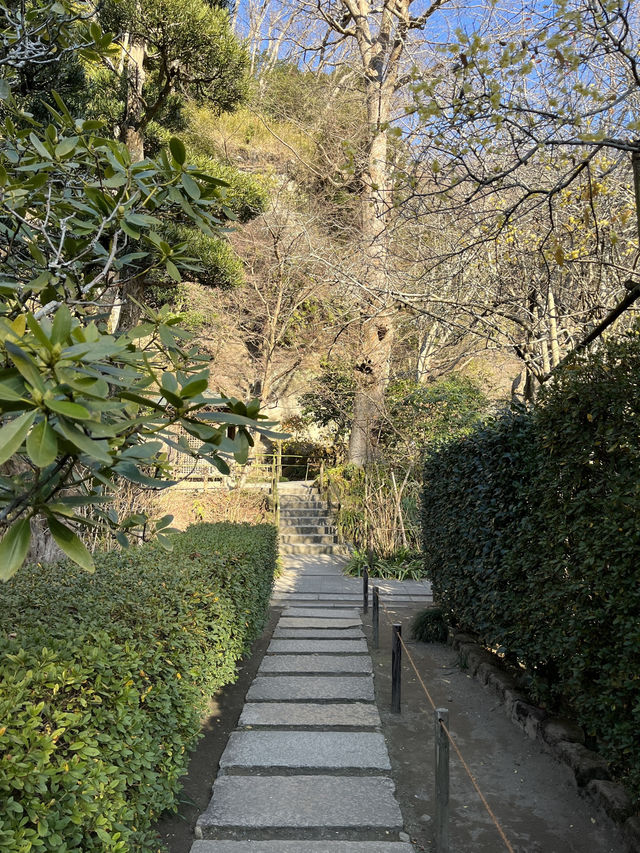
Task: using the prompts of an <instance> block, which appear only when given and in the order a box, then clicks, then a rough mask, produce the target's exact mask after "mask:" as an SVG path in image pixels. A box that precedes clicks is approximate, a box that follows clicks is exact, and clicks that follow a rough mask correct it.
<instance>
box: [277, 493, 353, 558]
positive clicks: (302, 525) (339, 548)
mask: <svg viewBox="0 0 640 853" xmlns="http://www.w3.org/2000/svg"><path fill="white" fill-rule="evenodd" d="M279 495H280V553H281V554H331V555H340V556H344V555H345V554H346V553H347V549H346V548H345V546H344V545H340V544H338V537H337V535H336V532H335V529H334V528H333V527H332V525H331V520H330V516H329V508H328V506H327V504H326V502H325V501H322V500H320V496H319V494H318V492H317V490H316V489H315V488H314V486H313V485H312V484H311V483H282V484H281V485H280V487H279Z"/></svg>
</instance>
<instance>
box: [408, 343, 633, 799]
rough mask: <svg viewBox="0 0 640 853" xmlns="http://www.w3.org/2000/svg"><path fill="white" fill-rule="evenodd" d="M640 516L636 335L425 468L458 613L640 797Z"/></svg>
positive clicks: (446, 593) (433, 556)
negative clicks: (576, 724) (567, 716)
mask: <svg viewBox="0 0 640 853" xmlns="http://www.w3.org/2000/svg"><path fill="white" fill-rule="evenodd" d="M639 518H640V336H639V335H638V334H637V333H636V334H631V335H629V336H627V337H626V338H624V339H622V340H620V341H617V342H610V343H608V344H607V345H606V346H605V347H603V349H602V350H601V351H600V352H599V353H597V354H595V355H592V356H590V357H589V358H588V359H585V360H583V361H581V362H580V363H578V364H574V365H572V366H571V367H570V368H568V369H566V370H564V371H562V372H561V373H560V375H559V376H558V378H557V380H556V381H555V382H554V384H553V385H552V386H551V387H550V388H549V389H548V390H546V391H545V393H544V395H543V396H542V399H541V401H540V404H539V405H538V406H537V407H536V408H535V409H534V410H533V411H531V412H529V413H526V412H525V413H520V414H508V415H505V416H503V417H501V418H498V419H496V420H493V421H491V422H489V423H487V424H485V425H484V426H483V427H481V428H479V429H477V430H476V431H474V432H473V433H472V434H471V435H469V436H465V437H463V438H461V439H459V440H456V441H454V442H452V443H450V444H448V445H445V446H443V447H442V448H441V449H440V450H439V451H438V452H437V453H434V454H431V455H430V456H429V457H428V459H427V461H426V464H425V486H424V503H423V512H422V526H423V537H424V550H425V555H426V556H425V559H426V562H427V566H426V569H427V574H428V575H429V577H431V578H432V580H433V584H434V591H435V594H436V596H437V598H438V600H439V601H440V602H441V603H442V605H443V607H444V609H445V612H446V613H447V614H448V617H449V619H451V620H453V621H454V623H456V624H458V625H459V626H460V627H461V628H463V629H467V630H472V631H474V632H476V633H478V634H479V635H480V636H481V637H482V639H483V640H484V641H485V642H486V643H487V644H489V645H492V646H493V645H498V646H502V647H503V649H504V651H505V652H506V653H508V654H510V655H512V656H513V658H514V659H517V660H519V661H520V662H522V663H523V664H524V665H525V666H526V667H527V669H528V671H529V672H530V673H531V674H532V675H533V687H534V691H535V692H536V693H537V696H538V698H539V699H540V701H542V702H546V703H548V704H549V705H550V706H551V707H554V708H556V709H557V708H560V709H562V710H564V711H570V712H571V713H573V714H574V715H575V716H577V718H578V720H579V721H580V722H581V723H582V725H583V726H584V727H585V729H586V731H587V734H588V735H589V736H590V737H591V738H593V740H594V742H597V743H598V744H599V748H600V749H601V751H602V752H603V753H604V754H605V755H606V756H607V757H608V758H609V759H610V760H612V761H613V763H614V767H615V768H616V769H617V770H618V771H619V772H620V773H622V774H623V775H626V776H627V779H628V781H629V782H630V783H631V784H632V785H633V787H634V788H635V790H636V792H638V793H640V616H639V614H640V524H639V523H638V519H639Z"/></svg>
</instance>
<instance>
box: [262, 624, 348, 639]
mask: <svg viewBox="0 0 640 853" xmlns="http://www.w3.org/2000/svg"><path fill="white" fill-rule="evenodd" d="M273 636H274V637H275V638H276V639H278V638H282V639H286V640H301V639H307V640H320V639H322V640H328V639H332V638H334V637H335V638H336V639H345V640H348V639H360V638H361V637H364V632H363V630H362V628H281V627H276V629H275V631H274V632H273Z"/></svg>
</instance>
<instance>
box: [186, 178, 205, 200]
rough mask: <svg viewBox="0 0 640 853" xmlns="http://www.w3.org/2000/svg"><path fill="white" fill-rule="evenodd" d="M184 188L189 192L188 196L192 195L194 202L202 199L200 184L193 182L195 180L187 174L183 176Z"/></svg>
mask: <svg viewBox="0 0 640 853" xmlns="http://www.w3.org/2000/svg"><path fill="white" fill-rule="evenodd" d="M182 186H183V187H184V188H185V190H186V191H187V193H188V195H190V196H191V198H192V199H193V200H194V201H198V199H199V198H200V195H201V193H200V187H199V186H198V184H197V183H196V182H195V181H194V180H193V178H192V177H191V175H186V174H185V175H183V176H182Z"/></svg>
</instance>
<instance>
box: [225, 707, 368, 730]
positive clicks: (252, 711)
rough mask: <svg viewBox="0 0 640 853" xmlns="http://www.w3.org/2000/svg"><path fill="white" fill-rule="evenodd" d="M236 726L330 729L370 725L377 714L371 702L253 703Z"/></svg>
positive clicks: (243, 712) (245, 710) (245, 709)
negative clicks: (333, 727)
mask: <svg viewBox="0 0 640 853" xmlns="http://www.w3.org/2000/svg"><path fill="white" fill-rule="evenodd" d="M238 725H239V726H280V727H282V726H305V727H320V728H330V727H331V726H353V727H356V728H360V729H363V728H373V727H375V726H379V725H380V714H379V713H378V709H377V708H376V706H375V705H373V704H367V703H366V702H348V703H342V704H340V705H337V704H330V703H323V704H318V703H311V702H253V703H248V704H246V705H245V706H244V708H243V710H242V714H241V715H240V721H239V723H238Z"/></svg>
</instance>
